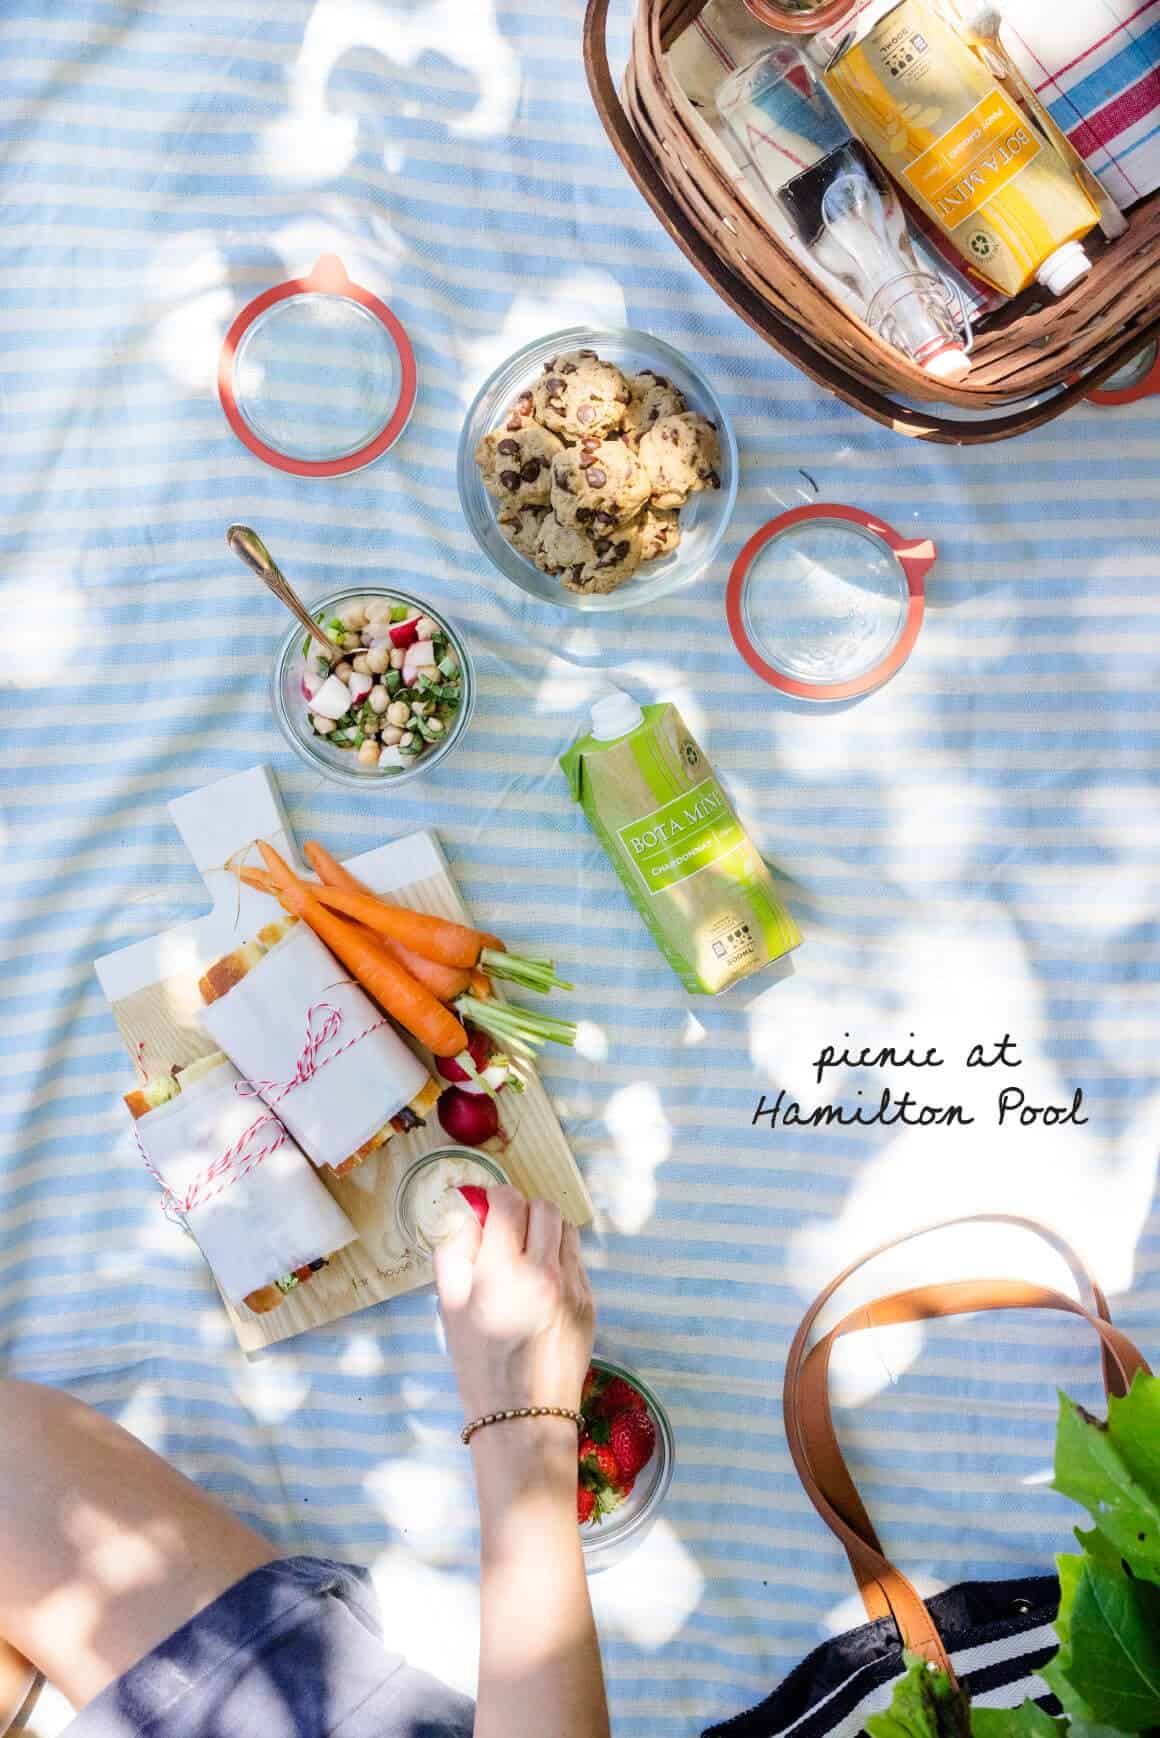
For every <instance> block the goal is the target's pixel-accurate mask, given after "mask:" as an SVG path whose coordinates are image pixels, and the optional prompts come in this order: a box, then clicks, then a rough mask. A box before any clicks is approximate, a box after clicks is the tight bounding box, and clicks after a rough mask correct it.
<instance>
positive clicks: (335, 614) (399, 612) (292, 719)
mask: <svg viewBox="0 0 1160 1738" xmlns="http://www.w3.org/2000/svg"><path fill="white" fill-rule="evenodd" d="M311 613H312V614H313V615H314V618H315V620H316V621H317V622H318V623H319V625H320V626H321V628H322V629H323V632H324V633H325V634H326V636H327V638H328V639H329V640H331V641H332V643H333V646H334V652H333V654H332V656H331V657H330V658H327V656H326V654H325V653H324V652H323V651H322V648H321V647H320V646H319V645H318V642H317V641H316V640H310V641H309V642H308V640H307V636H306V635H304V634H303V633H302V631H301V629H300V628H295V629H294V630H293V632H292V633H290V634H288V635H287V637H286V639H285V640H284V641H283V643H282V647H281V649H280V651H279V654H278V658H277V660H276V662H275V666H274V681H273V696H272V697H273V705H274V714H275V717H276V718H277V720H278V723H279V725H280V726H281V729H282V733H283V735H284V736H285V737H286V740H287V741H288V742H289V744H290V746H291V748H293V749H294V751H295V753H296V754H298V756H299V757H300V758H301V759H302V760H304V761H305V762H306V764H307V765H308V766H310V767H313V768H314V770H315V771H316V772H320V773H322V774H323V775H324V776H325V777H326V778H330V779H333V780H335V782H336V783H338V784H347V785H367V784H369V783H373V782H374V781H375V780H380V781H383V782H390V783H391V784H393V785H397V784H399V783H400V782H402V781H405V780H407V779H411V778H414V777H416V775H417V774H419V773H420V772H422V771H423V770H424V769H425V768H429V767H432V766H435V765H436V764H437V763H438V762H439V761H441V760H444V759H445V758H446V756H447V755H448V754H449V753H450V752H451V749H452V748H453V747H454V745H455V743H456V742H458V740H459V738H460V737H461V736H462V735H463V732H464V731H465V730H466V728H467V724H468V721H469V719H470V717H471V714H472V710H473V708H474V705H475V671H474V668H473V666H472V662H471V657H470V654H469V653H468V650H467V647H466V645H465V644H464V642H463V640H462V639H461V637H460V635H459V634H458V633H457V632H456V630H455V629H454V628H453V627H452V626H451V624H450V623H449V622H448V621H447V619H446V617H445V616H443V615H441V614H440V613H439V611H438V610H435V609H432V608H431V606H430V605H429V604H426V603H424V602H423V601H422V599H421V598H417V597H413V596H411V595H410V594H409V593H408V592H405V591H399V590H398V589H396V588H395V587H393V586H383V585H358V586H348V587H346V588H345V589H344V590H342V591H336V592H331V593H329V594H328V595H327V596H326V597H323V598H320V599H319V600H318V602H317V603H315V604H312V605H311Z"/></svg>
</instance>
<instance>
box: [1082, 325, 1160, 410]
mask: <svg viewBox="0 0 1160 1738" xmlns="http://www.w3.org/2000/svg"><path fill="white" fill-rule="evenodd" d="M1158 395H1160V339H1157V338H1153V339H1151V340H1150V341H1149V342H1148V343H1147V344H1145V346H1144V348H1143V349H1142V350H1139V351H1137V353H1136V354H1135V356H1133V357H1132V358H1131V359H1130V361H1128V362H1125V364H1124V366H1123V367H1122V368H1118V369H1117V370H1116V372H1115V373H1114V374H1109V376H1108V378H1107V379H1106V380H1105V381H1104V383H1103V385H1102V386H1093V387H1092V390H1091V391H1090V392H1089V393H1088V398H1089V399H1090V400H1091V402H1092V404H1112V405H1114V404H1135V403H1136V401H1137V400H1138V399H1141V398H1155V397H1156V396H1158Z"/></svg>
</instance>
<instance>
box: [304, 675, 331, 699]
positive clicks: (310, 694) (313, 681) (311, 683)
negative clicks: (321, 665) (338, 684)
mask: <svg viewBox="0 0 1160 1738" xmlns="http://www.w3.org/2000/svg"><path fill="white" fill-rule="evenodd" d="M325 680H326V677H325V676H316V675H315V673H314V671H313V670H303V672H302V692H303V694H304V695H305V696H306V698H307V700H313V698H314V696H315V695H316V694H317V693H318V690H319V689H320V688H321V687H322V684H323V683H324V682H325Z"/></svg>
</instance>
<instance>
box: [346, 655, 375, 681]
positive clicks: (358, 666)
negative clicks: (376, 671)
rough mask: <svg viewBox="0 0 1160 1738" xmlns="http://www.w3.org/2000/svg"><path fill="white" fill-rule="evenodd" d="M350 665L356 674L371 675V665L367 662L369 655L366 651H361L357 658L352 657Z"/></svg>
mask: <svg viewBox="0 0 1160 1738" xmlns="http://www.w3.org/2000/svg"><path fill="white" fill-rule="evenodd" d="M350 667H351V669H352V670H353V671H354V673H355V675H356V676H369V675H370V673H371V667H370V665H369V664H368V663H367V655H366V653H365V652H360V653H359V654H358V657H357V658H352V659H351V661H350Z"/></svg>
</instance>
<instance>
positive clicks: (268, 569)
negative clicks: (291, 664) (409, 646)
mask: <svg viewBox="0 0 1160 1738" xmlns="http://www.w3.org/2000/svg"><path fill="white" fill-rule="evenodd" d="M226 542H227V543H228V544H229V546H230V548H231V549H232V550H233V552H234V554H235V555H236V556H237V558H238V560H239V561H244V562H245V564H246V566H247V567H248V568H249V569H250V571H251V572H252V573H256V574H257V576H258V578H259V579H260V580H261V581H262V584H263V585H264V586H266V587H268V589H269V590H270V591H272V592H273V593H274V596H275V597H276V598H277V599H278V602H279V603H280V604H285V606H286V608H287V609H288V610H289V611H290V614H291V615H292V616H296V617H297V618H298V620H299V621H300V622H301V623H302V626H303V627H304V628H305V629H306V631H307V633H308V634H312V635H313V636H314V638H315V639H316V640H317V641H318V643H319V645H320V646H321V647H322V648H323V650H324V651H325V653H326V656H327V659H328V661H329V662H330V663H333V662H334V660H335V658H336V657H339V656H341V648H340V647H338V646H336V645H335V643H334V641H333V640H331V639H328V638H327V636H326V635H325V634H324V633H323V631H322V629H321V628H320V627H319V625H318V623H317V622H316V621H315V620H314V617H313V616H312V615H311V614H310V611H309V610H308V609H307V608H306V606H305V605H304V604H303V603H302V601H301V599H300V598H299V596H298V593H297V592H296V591H294V590H293V588H292V587H291V585H290V583H289V581H288V580H287V578H286V576H285V574H284V573H283V572H282V570H281V568H280V567H279V566H278V563H277V562H276V561H275V560H274V557H273V556H272V555H271V554H270V551H269V550H268V549H267V548H266V545H265V544H264V543H263V542H262V539H261V538H260V537H259V536H258V533H257V532H256V531H252V530H251V529H250V527H249V526H248V525H231V526H230V528H229V530H228V531H227V532H226Z"/></svg>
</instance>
